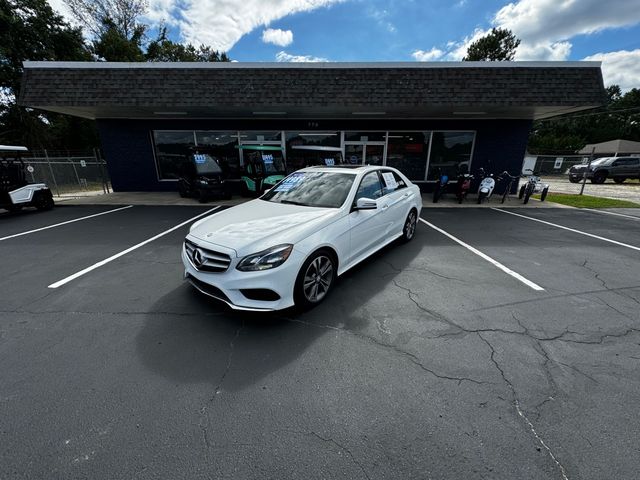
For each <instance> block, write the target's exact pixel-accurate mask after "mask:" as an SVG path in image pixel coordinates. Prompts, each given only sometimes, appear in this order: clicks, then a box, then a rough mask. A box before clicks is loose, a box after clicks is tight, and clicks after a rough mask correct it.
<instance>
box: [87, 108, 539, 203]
mask: <svg viewBox="0 0 640 480" xmlns="http://www.w3.org/2000/svg"><path fill="white" fill-rule="evenodd" d="M97 123H98V129H99V132H100V139H101V143H102V151H103V153H104V157H105V159H106V160H107V166H108V169H109V175H110V176H111V182H112V185H113V189H114V190H115V191H116V192H124V191H176V189H177V186H176V183H175V182H172V181H159V180H158V174H157V170H156V165H155V157H154V152H153V143H152V139H151V131H152V130H183V129H184V130H191V129H194V130H291V131H300V130H302V131H304V130H319V131H338V130H355V131H367V130H396V131H421V130H458V131H459V130H465V131H468V130H475V131H476V140H475V146H474V152H473V158H472V161H471V173H475V172H476V171H477V170H478V169H479V168H480V167H482V168H484V169H485V170H486V171H487V172H491V173H494V174H495V175H498V174H499V173H501V172H502V171H504V170H507V171H509V172H510V173H511V174H512V175H514V174H517V173H518V172H520V169H521V166H522V160H523V158H524V154H525V150H526V146H527V139H528V135H529V130H530V128H531V124H532V122H531V121H530V120H386V121H385V120H358V121H353V120H342V121H340V120H321V121H317V122H316V121H314V122H313V124H312V128H310V126H309V122H308V121H303V120H281V121H267V120H262V121H259V120H258V121H256V120H245V121H240V120H239V121H230V120H226V121H222V120H211V121H205V120H201V121H182V120H98V122H97ZM430 187H431V185H430V184H427V185H425V186H424V188H425V190H426V191H428V190H429V189H430ZM514 192H515V186H514Z"/></svg>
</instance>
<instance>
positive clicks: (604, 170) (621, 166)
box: [569, 156, 640, 183]
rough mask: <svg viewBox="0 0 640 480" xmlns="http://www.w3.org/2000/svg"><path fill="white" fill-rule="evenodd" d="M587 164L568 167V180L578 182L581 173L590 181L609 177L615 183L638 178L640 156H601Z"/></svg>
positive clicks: (604, 179)
mask: <svg viewBox="0 0 640 480" xmlns="http://www.w3.org/2000/svg"><path fill="white" fill-rule="evenodd" d="M587 167H588V165H584V164H583V165H574V166H573V167H571V168H570V169H569V181H570V182H571V183H578V182H579V181H580V180H582V177H583V174H584V173H585V172H586V173H587V178H588V179H590V180H591V183H604V182H605V181H606V180H607V178H611V179H612V180H613V181H614V182H616V183H622V182H624V181H625V180H626V179H627V178H640V156H637V157H636V156H634V157H603V158H598V159H597V160H594V161H593V162H591V166H590V167H589V169H588V170H587Z"/></svg>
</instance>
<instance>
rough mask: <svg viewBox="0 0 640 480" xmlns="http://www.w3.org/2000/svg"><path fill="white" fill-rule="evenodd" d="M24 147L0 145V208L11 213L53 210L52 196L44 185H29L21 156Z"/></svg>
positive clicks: (25, 149)
mask: <svg viewBox="0 0 640 480" xmlns="http://www.w3.org/2000/svg"><path fill="white" fill-rule="evenodd" d="M27 151H28V150H27V148H26V147H18V146H11V145H0V208H5V209H7V210H9V211H11V212H15V211H18V210H20V209H21V208H22V207H36V208H37V209H38V210H51V209H52V208H53V195H52V194H51V190H50V189H49V187H47V185H46V184H44V183H29V182H27V178H26V174H25V166H24V162H23V161H22V158H21V155H22V154H23V153H25V152H27Z"/></svg>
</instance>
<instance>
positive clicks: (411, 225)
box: [402, 210, 418, 242]
mask: <svg viewBox="0 0 640 480" xmlns="http://www.w3.org/2000/svg"><path fill="white" fill-rule="evenodd" d="M417 222H418V213H417V212H416V211H415V210H411V211H410V212H409V215H407V219H406V220H405V222H404V227H403V228H402V241H403V242H408V241H409V240H411V239H412V238H413V237H414V235H415V234H416V224H417Z"/></svg>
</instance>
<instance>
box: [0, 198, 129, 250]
mask: <svg viewBox="0 0 640 480" xmlns="http://www.w3.org/2000/svg"><path fill="white" fill-rule="evenodd" d="M131 207H133V205H127V206H126V207H120V208H115V209H113V210H108V211H106V212H101V213H96V214H94V215H87V216H86V217H80V218H74V219H73V220H67V221H66V222H60V223H56V224H55V225H49V226H47V227H42V228H36V229H34V230H29V231H27V232H22V233H16V234H14V235H7V236H6V237H0V242H1V241H2V240H9V239H10V238H16V237H21V236H22V235H29V234H30V233H36V232H41V231H42V230H48V229H50V228H55V227H59V226H61V225H67V224H69V223H73V222H79V221H81V220H86V219H88V218H93V217H99V216H100V215H106V214H107V213H113V212H119V211H120V210H126V209H127V208H131Z"/></svg>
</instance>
